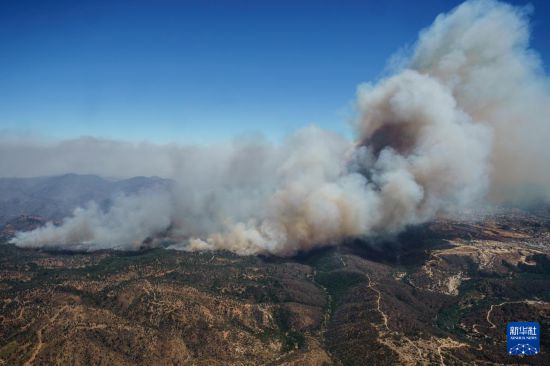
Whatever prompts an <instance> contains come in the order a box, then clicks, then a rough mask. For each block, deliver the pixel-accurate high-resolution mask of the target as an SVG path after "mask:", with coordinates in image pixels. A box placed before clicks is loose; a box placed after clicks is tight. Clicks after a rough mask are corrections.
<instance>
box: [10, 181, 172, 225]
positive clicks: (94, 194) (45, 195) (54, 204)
mask: <svg viewBox="0 0 550 366" xmlns="http://www.w3.org/2000/svg"><path fill="white" fill-rule="evenodd" d="M171 184H172V183H171V182H170V181H169V180H167V179H162V178H158V177H134V178H129V179H118V180H116V179H106V178H102V177H99V176H97V175H78V174H64V175H58V176H51V177H36V178H0V207H1V209H0V227H1V226H3V225H5V224H6V223H7V222H9V221H10V220H12V219H14V218H16V217H18V216H20V215H32V216H40V217H42V218H44V219H47V220H54V221H59V220H62V219H63V218H65V217H67V216H70V215H72V214H73V211H74V210H75V209H76V208H78V207H84V206H86V205H87V204H88V203H90V202H96V203H97V204H98V205H99V206H100V207H101V208H102V209H105V210H106V209H108V208H109V207H110V206H111V204H112V202H113V200H114V199H115V198H116V197H119V196H121V195H133V194H137V193H139V192H143V191H158V190H161V191H165V190H169V189H170V186H171Z"/></svg>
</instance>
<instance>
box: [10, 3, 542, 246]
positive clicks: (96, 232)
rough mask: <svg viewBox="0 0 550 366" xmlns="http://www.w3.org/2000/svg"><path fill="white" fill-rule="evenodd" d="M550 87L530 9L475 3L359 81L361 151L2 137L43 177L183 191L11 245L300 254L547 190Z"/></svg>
mask: <svg viewBox="0 0 550 366" xmlns="http://www.w3.org/2000/svg"><path fill="white" fill-rule="evenodd" d="M548 86H549V83H548V78H547V76H546V75H545V74H544V72H543V68H542V65H541V61H540V60H539V58H538V56H537V55H536V53H535V52H534V51H532V50H531V49H530V48H529V22H528V10H526V9H524V8H517V7H513V6H510V5H507V4H503V3H499V2H496V1H491V0H481V1H468V2H465V3H464V4H462V5H460V6H459V7H458V8H456V9H454V10H453V11H451V12H450V13H448V14H444V15H440V16H438V17H437V19H436V20H435V22H434V24H433V25H432V26H430V27H429V28H428V29H426V30H424V31H422V32H421V33H420V36H419V39H418V42H417V44H416V45H415V48H414V51H413V53H412V55H411V56H410V57H409V59H408V60H407V61H406V62H405V66H404V67H403V68H402V69H401V70H398V71H397V72H396V73H395V74H394V75H392V76H389V77H388V78H385V79H383V80H381V81H379V82H377V83H375V84H365V85H362V86H361V87H360V88H359V92H358V97H357V105H358V118H357V121H356V124H355V127H356V131H357V141H355V142H352V141H349V140H347V139H345V138H343V137H340V136H338V135H335V134H333V133H330V132H327V131H323V130H320V129H318V128H316V127H313V126H311V127H307V128H305V129H303V130H301V131H298V132H297V133H296V134H295V135H293V136H291V137H289V138H288V140H287V141H285V142H284V143H282V144H280V145H273V144H269V143H266V142H263V141H256V140H244V141H239V140H236V141H234V142H231V143H226V144H218V145H212V146H202V147H201V146H176V145H172V146H156V145H151V144H138V145H135V144H128V143H117V142H114V141H103V140H93V139H92V140H90V139H85V140H72V141H68V142H62V143H54V144H53V145H51V144H50V145H48V146H46V145H37V144H30V145H29V144H27V145H25V144H21V143H18V144H11V145H10V144H9V143H8V142H2V144H1V146H0V150H1V152H2V155H1V156H6V154H7V153H10V152H12V151H13V150H17V151H18V152H19V153H20V155H19V158H18V159H25V158H26V159H29V160H30V159H33V158H36V159H37V161H38V162H40V166H41V167H47V168H42V169H46V170H48V169H49V170H48V171H42V170H39V171H40V172H41V173H44V174H48V173H49V174H51V173H52V172H58V173H61V172H65V171H67V170H71V169H74V168H75V167H78V169H81V170H85V172H86V173H96V174H101V175H108V176H116V175H120V174H121V172H124V173H126V174H129V175H135V174H140V175H144V174H155V175H161V176H165V177H170V178H172V179H174V180H175V181H176V182H177V184H176V188H175V189H174V191H173V192H172V193H171V195H170V197H167V196H164V195H160V196H158V195H154V196H151V195H148V194H145V193H142V194H140V195H136V196H134V197H122V198H120V199H119V200H117V201H116V203H115V205H114V206H113V208H111V209H110V210H109V211H107V212H104V211H102V210H100V209H98V208H97V206H95V205H93V204H92V205H91V206H89V207H87V208H84V209H78V210H77V211H75V214H74V216H73V217H71V218H68V219H66V220H65V221H64V223H63V224H62V225H61V226H58V227H56V226H53V225H48V226H46V227H44V228H41V229H37V230H35V231H32V232H28V233H18V235H17V236H16V238H15V239H14V242H15V243H16V244H17V245H20V246H45V245H52V246H61V247H66V248H78V249H92V250H93V249H98V248H105V247H116V248H121V249H133V248H136V245H138V244H139V243H141V242H142V241H143V240H145V239H147V238H148V237H152V236H155V235H157V234H159V233H160V232H163V231H164V230H165V229H166V228H168V227H170V232H171V234H172V235H173V237H174V238H179V240H180V241H181V244H179V245H178V247H181V248H184V249H188V250H214V249H227V250H231V251H234V252H236V253H240V254H257V253H271V254H275V255H292V254H294V253H296V252H297V251H301V250H308V249H310V248H312V247H316V246H323V245H336V244H338V243H339V242H341V241H342V239H344V238H347V237H357V236H368V235H372V234H387V233H396V232H399V231H400V230H402V229H403V228H405V227H406V226H407V225H412V224H418V223H422V222H426V221H428V220H430V219H432V218H433V217H434V216H435V215H437V214H438V213H441V212H443V211H448V210H453V209H456V208H463V207H469V206H471V205H472V204H474V203H476V202H482V200H483V199H484V198H485V197H489V199H490V200H492V201H499V200H500V201H503V200H514V199H518V198H519V199H521V198H524V197H525V193H526V192H527V190H528V189H529V190H530V194H531V195H534V196H543V197H549V193H550V170H549V169H547V167H546V165H547V161H549V159H550V148H549V147H548V146H550V144H547V143H546V139H547V138H549V137H550V121H549V120H548V116H549V115H550V100H549V99H550V98H549V96H550V93H549V91H548ZM83 151H89V152H91V153H90V154H85V153H83ZM75 152H76V154H74V153H75ZM78 152H80V154H78ZM10 155H11V154H10ZM65 155H70V156H71V157H69V158H68V159H66V158H65ZM12 156H15V155H12ZM54 157H58V159H54ZM103 157H107V159H106V160H103V159H102V158H103ZM4 160H6V161H4ZM16 160H17V159H16ZM104 162H105V163H104ZM10 164H11V165H10ZM31 165H32V164H31ZM21 166H25V163H23V164H21V163H20V162H19V161H17V162H13V160H12V161H11V162H8V161H7V159H0V169H1V170H3V171H4V172H14V173H12V174H19V175H27V174H29V173H32V172H34V170H30V171H28V170H27V171H25V170H24V169H25V168H21ZM22 169H23V170H22ZM136 243H137V244H136Z"/></svg>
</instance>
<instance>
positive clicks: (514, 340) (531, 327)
mask: <svg viewBox="0 0 550 366" xmlns="http://www.w3.org/2000/svg"><path fill="white" fill-rule="evenodd" d="M506 343H507V345H508V347H507V348H508V354H510V355H516V356H532V355H536V354H537V353H539V352H540V325H539V323H533V322H514V323H508V326H507V327H506Z"/></svg>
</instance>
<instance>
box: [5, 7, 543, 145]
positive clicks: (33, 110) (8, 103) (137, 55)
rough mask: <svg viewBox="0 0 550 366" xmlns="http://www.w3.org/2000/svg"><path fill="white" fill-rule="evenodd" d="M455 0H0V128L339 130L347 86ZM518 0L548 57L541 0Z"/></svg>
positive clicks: (228, 133) (196, 135) (166, 134)
mask: <svg viewBox="0 0 550 366" xmlns="http://www.w3.org/2000/svg"><path fill="white" fill-rule="evenodd" d="M459 3H460V1H443V0H439V1H437V0H431V1H430V0H419V1H410V0H404V1H336V0H334V1H323V0H316V1H313V0H312V1H299V0H295V1H283V0H279V1H268V0H256V1H227V0H226V1H209V0H202V1H162V0H159V1H135V0H134V1H120V0H119V1H55V0H52V1H26V0H13V1H5V0H0V131H4V132H5V131H13V130H17V131H23V132H32V133H35V134H41V135H47V136H53V137H57V138H71V137H77V136H81V135H92V136H99V137H107V138H117V139H125V140H152V141H156V142H161V143H163V142H182V143H187V142H208V141H215V140H219V139H225V138H230V137H233V136H237V135H240V134H243V133H249V132H261V133H263V134H265V135H266V136H267V137H268V138H271V139H279V138H280V137H282V136H284V135H286V134H288V133H291V132H292V131H294V130H296V129H298V128H300V127H301V126H305V125H308V124H311V123H315V124H317V125H319V126H322V127H325V128H329V129H333V130H336V131H338V132H342V133H349V128H348V127H347V125H346V121H347V120H348V119H349V118H350V113H351V112H350V109H351V103H352V101H353V98H354V94H355V90H356V87H357V85H358V84H359V83H361V82H364V81H372V80H376V79H377V78H379V77H380V76H381V75H382V72H383V70H384V66H385V64H386V62H387V60H388V58H389V57H390V56H391V55H392V54H393V53H394V52H395V51H397V50H398V49H399V48H401V47H403V46H406V45H410V44H412V43H413V42H414V41H415V39H416V36H417V34H418V31H419V30H420V29H422V28H424V27H426V26H428V25H429V24H430V23H431V22H432V21H433V19H434V18H435V16H436V15H437V14H439V13H441V12H445V11H448V10H450V9H452V8H453V7H454V6H456V5H457V4H459ZM513 3H515V4H532V5H533V6H534V13H533V17H532V21H533V23H532V25H533V42H532V44H533V47H534V48H535V49H536V50H537V51H539V52H540V54H541V55H542V58H543V60H548V59H549V58H550V44H549V43H550V42H549V41H548V40H549V39H550V22H549V20H550V19H549V18H550V4H549V3H548V2H546V1H513Z"/></svg>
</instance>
